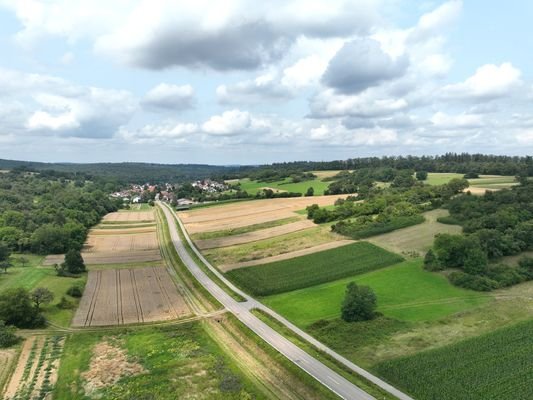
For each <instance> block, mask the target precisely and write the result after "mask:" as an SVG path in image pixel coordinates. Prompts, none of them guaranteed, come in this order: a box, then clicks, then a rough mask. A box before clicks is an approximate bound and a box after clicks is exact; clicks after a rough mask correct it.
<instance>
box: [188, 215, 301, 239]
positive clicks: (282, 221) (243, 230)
mask: <svg viewBox="0 0 533 400" xmlns="http://www.w3.org/2000/svg"><path fill="white" fill-rule="evenodd" d="M301 219H302V218H301V217H299V216H294V217H289V218H284V219H276V220H273V221H268V222H263V223H261V224H254V225H246V226H243V227H241V228H234V229H227V230H223V231H213V232H204V233H196V234H193V235H190V237H191V239H192V240H207V239H217V238H222V237H226V236H233V235H242V234H244V233H248V232H253V231H257V230H260V229H267V228H274V227H276V226H281V225H285V224H290V223H292V222H298V221H300V220H301Z"/></svg>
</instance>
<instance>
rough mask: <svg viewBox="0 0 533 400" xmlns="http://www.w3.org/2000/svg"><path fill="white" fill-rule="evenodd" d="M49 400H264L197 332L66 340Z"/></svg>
mask: <svg viewBox="0 0 533 400" xmlns="http://www.w3.org/2000/svg"><path fill="white" fill-rule="evenodd" d="M54 398H55V399H58V400H67V399H73V398H76V399H84V400H87V399H111V398H112V399H131V398H139V399H141V398H142V399H155V398H157V399H158V400H159V399H161V400H174V399H176V398H191V399H193V398H194V399H213V398H215V399H243V398H254V399H264V398H265V397H264V396H263V395H262V393H261V392H260V391H259V390H258V389H257V388H256V387H255V385H254V384H253V383H252V382H251V381H250V380H249V379H248V378H247V377H246V375H245V374H244V373H243V371H242V370H240V369H239V368H238V367H237V365H236V364H235V362H234V361H233V360H232V359H231V358H230V357H229V356H228V355H227V353H225V352H224V351H223V350H222V348H221V347H220V345H219V344H217V343H216V342H215V341H214V340H213V339H212V338H211V337H210V336H209V334H208V333H207V331H206V330H205V329H204V328H203V324H202V323H199V322H196V323H188V324H183V325H176V326H172V327H168V328H147V329H143V330H136V331H120V330H118V331H116V332H111V333H87V334H83V333H81V334H76V335H70V336H69V337H68V339H67V342H66V344H65V351H64V353H63V357H62V359H61V366H60V369H59V379H58V382H57V385H56V387H55V390H54Z"/></svg>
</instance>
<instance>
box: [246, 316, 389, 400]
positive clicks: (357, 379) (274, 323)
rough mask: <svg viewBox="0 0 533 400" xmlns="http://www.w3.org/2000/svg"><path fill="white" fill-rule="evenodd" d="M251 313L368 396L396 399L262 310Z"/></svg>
mask: <svg viewBox="0 0 533 400" xmlns="http://www.w3.org/2000/svg"><path fill="white" fill-rule="evenodd" d="M251 312H252V314H254V315H255V316H256V317H257V318H259V319H260V320H261V321H263V322H264V323H265V324H267V325H268V326H270V327H271V328H272V329H274V330H276V331H277V332H278V333H280V334H281V335H283V336H284V337H285V338H286V339H288V340H290V341H291V342H292V343H294V344H295V345H296V346H298V347H299V348H301V349H302V350H304V351H305V352H306V353H308V354H309V355H311V356H313V357H314V358H316V359H317V360H318V361H320V362H321V363H322V364H324V365H326V366H327V367H329V368H331V369H332V370H333V371H335V372H337V373H338V374H339V375H341V376H342V377H344V378H346V379H347V380H349V381H350V382H352V383H353V384H354V385H356V386H357V387H359V388H361V389H362V390H364V391H365V392H367V393H368V394H370V395H372V396H374V397H376V398H377V399H383V400H395V399H396V397H394V396H392V395H391V394H390V393H388V392H386V391H384V390H382V389H381V388H379V387H377V386H375V385H374V384H372V383H371V382H369V381H368V380H367V379H365V378H363V377H362V376H361V375H359V374H357V373H355V372H354V371H352V370H351V369H350V368H348V367H347V366H345V365H344V364H342V363H340V362H339V361H337V360H335V359H334V358H333V357H331V356H330V355H329V354H326V353H324V352H323V351H321V350H319V349H317V348H316V347H315V346H313V345H312V344H311V343H309V342H307V341H306V340H304V339H303V338H301V337H300V336H298V335H296V334H295V333H294V332H293V331H291V330H290V329H289V328H287V327H286V326H285V325H283V324H282V323H281V322H279V321H278V320H277V319H275V318H273V317H272V316H271V315H270V314H268V313H266V312H265V311H263V310H259V309H257V308H254V309H253V310H251Z"/></svg>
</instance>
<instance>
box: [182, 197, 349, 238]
mask: <svg viewBox="0 0 533 400" xmlns="http://www.w3.org/2000/svg"><path fill="white" fill-rule="evenodd" d="M339 197H343V196H315V197H293V198H286V199H264V200H253V201H247V202H240V203H230V204H226V205H220V206H213V207H208V208H199V209H196V210H191V211H187V212H180V214H179V215H180V218H181V220H182V221H183V223H184V225H185V228H186V229H187V232H188V233H189V234H190V235H195V234H198V233H205V232H214V231H222V230H229V229H235V228H242V227H246V226H249V225H257V224H262V223H268V222H270V221H275V220H281V219H287V218H291V217H295V216H297V214H295V211H298V210H302V209H304V208H305V207H307V206H308V205H311V204H318V205H320V206H327V205H331V204H333V203H335V201H336V200H337V199H338V198H339Z"/></svg>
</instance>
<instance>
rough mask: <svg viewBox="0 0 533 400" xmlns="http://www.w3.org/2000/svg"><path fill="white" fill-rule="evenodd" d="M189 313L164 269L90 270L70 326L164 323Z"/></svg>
mask: <svg viewBox="0 0 533 400" xmlns="http://www.w3.org/2000/svg"><path fill="white" fill-rule="evenodd" d="M189 313H190V311H189V308H188V306H187V305H186V303H185V301H184V300H183V298H182V296H181V295H180V294H179V293H178V289H177V287H176V285H174V283H173V281H172V278H171V277H170V275H169V274H168V272H167V270H166V269H165V268H163V267H153V268H135V269H117V270H97V271H90V272H89V278H88V280H87V285H86V287H85V291H84V293H83V297H82V299H81V301H80V306H79V307H78V310H77V312H76V315H75V317H74V320H73V323H72V325H73V326H106V325H123V324H132V323H144V322H153V321H165V320H172V319H177V318H181V317H183V316H185V315H188V314H189Z"/></svg>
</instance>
